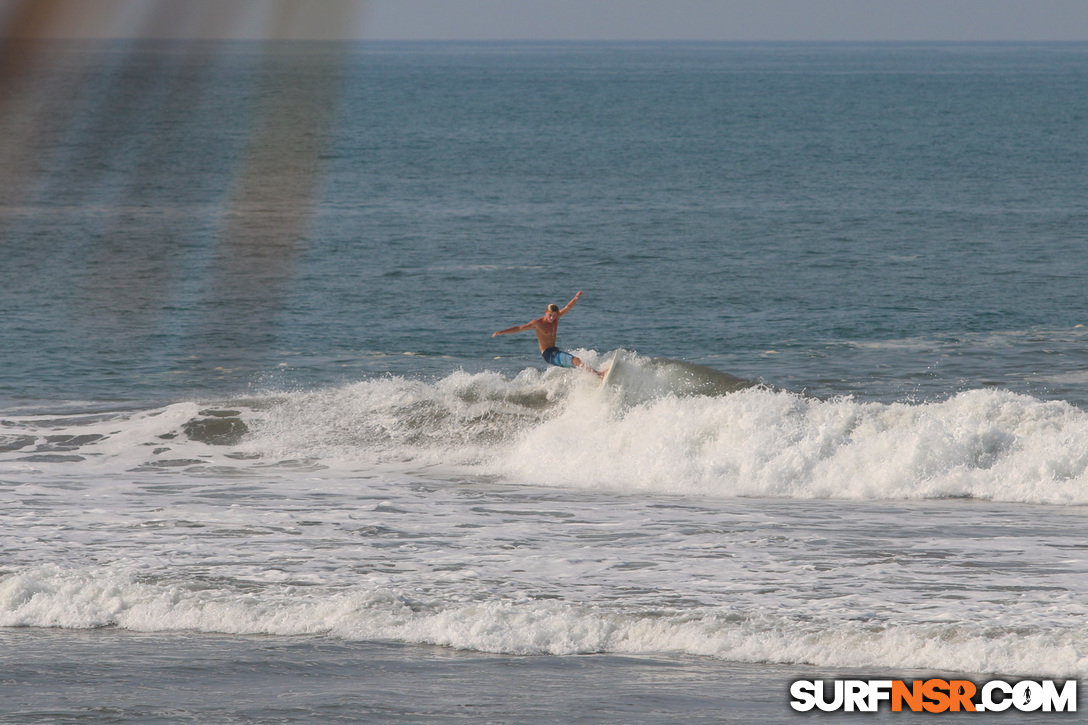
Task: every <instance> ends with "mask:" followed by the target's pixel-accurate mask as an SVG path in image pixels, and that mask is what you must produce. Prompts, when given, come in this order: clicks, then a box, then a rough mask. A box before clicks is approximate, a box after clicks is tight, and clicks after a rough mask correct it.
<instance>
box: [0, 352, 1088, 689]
mask: <svg viewBox="0 0 1088 725" xmlns="http://www.w3.org/2000/svg"><path fill="white" fill-rule="evenodd" d="M581 353H582V354H585V355H586V356H587V357H589V358H590V359H593V357H592V356H593V353H592V351H581ZM607 357H608V356H602V359H605V358H607ZM593 361H594V362H596V360H595V359H593ZM630 364H632V365H633V366H634V367H635V369H636V374H637V375H639V376H641V377H642V379H646V378H647V377H649V376H652V371H650V370H649V369H648V366H647V364H646V362H645V360H640V359H639V358H638V356H637V355H636V356H635V357H634V358H633V360H632V362H631V363H630ZM624 390H625V389H624V387H623V386H603V387H602V386H599V385H598V383H597V380H596V378H594V377H593V376H589V375H583V374H577V373H571V372H570V371H561V370H558V369H550V370H547V371H546V372H542V371H541V370H539V369H536V368H527V369H525V370H523V371H522V372H520V373H519V374H517V375H516V376H513V377H508V376H504V375H502V374H500V373H495V372H483V373H466V372H455V373H452V374H450V375H448V376H445V377H441V378H436V379H431V380H425V379H409V378H404V377H399V376H392V375H390V376H383V377H379V378H375V379H371V380H365V381H358V382H354V383H350V384H345V385H343V386H338V387H327V388H319V389H312V390H299V391H294V392H284V391H278V392H267V393H264V394H258V395H252V396H250V397H247V398H239V399H233V400H219V401H202V402H196V401H193V402H184V403H175V404H171V405H168V406H165V407H161V408H155V409H147V410H140V409H136V410H98V411H93V412H92V411H81V412H73V413H68V414H49V415H42V414H24V415H6V416H5V417H4V419H3V430H4V434H3V438H2V439H0V440H2V444H0V450H2V458H0V480H2V482H3V486H2V489H0V491H2V493H3V505H2V506H0V511H2V513H0V522H2V524H3V525H2V527H0V531H2V532H3V533H2V534H0V546H2V547H3V550H4V551H5V552H6V554H7V556H6V559H5V566H4V569H3V571H2V574H0V626H6V627H62V628H71V629H88V628H101V627H118V628H121V629H125V630H131V631H135V632H175V631H195V632H205V633H223V634H235V635H278V636H302V635H323V636H331V637H335V638H338V639H342V640H346V641H390V642H402V643H421V644H433V645H441V646H448V647H453V648H458V649H466V650H474V651H481V652H491V653H503V654H513V655H533V654H552V655H569V654H586V653H625V654H643V655H645V654H652V653H680V654H686V655H696V656H706V657H712V658H719V659H723V660H729V661H739V662H754V663H755V662H765V663H790V664H808V665H817V666H828V667H877V668H881V669H886V670H894V669H896V668H899V669H903V668H915V669H926V668H928V669H932V670H945V671H955V672H970V673H1003V674H1011V675H1022V676H1028V675H1049V676H1064V677H1068V676H1074V675H1075V676H1084V675H1085V674H1088V656H1086V654H1085V652H1088V634H1086V633H1085V630H1084V627H1083V621H1084V618H1085V616H1088V604H1085V602H1088V597H1086V596H1085V594H1086V591H1085V584H1084V582H1085V581H1088V578H1086V577H1085V573H1086V569H1088V556H1086V551H1088V549H1086V548H1085V547H1084V544H1083V538H1082V524H1083V509H1082V508H1080V507H1081V506H1083V505H1084V504H1085V503H1086V499H1088V494H1086V493H1085V485H1084V484H1085V468H1086V465H1088V414H1086V413H1084V412H1083V411H1082V410H1081V409H1079V408H1077V407H1074V406H1072V405H1069V404H1067V403H1063V402H1060V401H1057V402H1056V401H1043V400H1038V399H1035V398H1032V397H1031V396H1027V395H1020V394H1014V393H1010V392H1007V391H1001V390H974V391H967V392H963V393H959V394H956V395H953V396H950V397H949V398H948V399H946V400H943V401H937V402H923V403H891V404H885V403H879V402H860V401H857V400H854V399H852V398H850V397H837V398H833V399H827V400H824V399H818V398H815V397H809V396H806V395H804V394H801V393H796V392H790V391H784V390H776V389H773V388H771V387H769V386H764V385H756V386H752V387H747V388H744V389H741V390H737V391H734V392H729V393H726V394H721V395H714V396H710V395H686V394H679V395H678V394H672V393H664V394H663V393H660V392H653V393H649V394H648V393H646V392H645V386H642V387H641V388H640V387H639V386H637V385H635V386H632V385H628V386H627V394H625V392H624ZM631 390H634V391H635V392H634V394H632V393H631ZM1025 537H1026V538H1025Z"/></svg>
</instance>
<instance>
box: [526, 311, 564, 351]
mask: <svg viewBox="0 0 1088 725" xmlns="http://www.w3.org/2000/svg"><path fill="white" fill-rule="evenodd" d="M549 317H554V318H555V319H553V320H551V321H549V320H548V318H549ZM529 324H531V325H532V326H533V329H534V330H535V331H536V341H537V342H538V343H539V344H540V351H541V352H544V351H545V350H547V349H548V348H549V347H555V334H556V332H557V331H558V330H559V316H558V315H552V314H548V315H545V316H544V317H538V318H537V319H535V320H533V321H532V322H531V323H529Z"/></svg>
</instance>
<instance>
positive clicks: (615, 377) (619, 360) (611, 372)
mask: <svg viewBox="0 0 1088 725" xmlns="http://www.w3.org/2000/svg"><path fill="white" fill-rule="evenodd" d="M623 365H624V362H623V356H622V355H621V354H620V353H618V352H617V353H616V354H615V355H613V356H612V364H611V365H609V366H608V370H606V371H605V373H604V377H603V378H601V385H600V387H602V388H603V387H604V386H606V385H616V384H618V382H619V380H620V378H622V377H623V373H620V372H617V371H619V370H620V369H621V368H622V367H623Z"/></svg>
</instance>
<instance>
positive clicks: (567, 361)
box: [540, 347, 574, 368]
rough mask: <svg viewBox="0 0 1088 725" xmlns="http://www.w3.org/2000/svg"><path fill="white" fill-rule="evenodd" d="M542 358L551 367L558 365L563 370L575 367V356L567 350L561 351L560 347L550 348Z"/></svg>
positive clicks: (543, 353)
mask: <svg viewBox="0 0 1088 725" xmlns="http://www.w3.org/2000/svg"><path fill="white" fill-rule="evenodd" d="M540 356H541V357H542V358H544V362H546V363H548V364H549V365H557V366H559V367H561V368H572V367H574V356H573V355H571V354H570V353H569V352H567V351H565V350H560V349H559V348H558V347H549V348H548V349H547V350H545V351H544V352H542V353H540Z"/></svg>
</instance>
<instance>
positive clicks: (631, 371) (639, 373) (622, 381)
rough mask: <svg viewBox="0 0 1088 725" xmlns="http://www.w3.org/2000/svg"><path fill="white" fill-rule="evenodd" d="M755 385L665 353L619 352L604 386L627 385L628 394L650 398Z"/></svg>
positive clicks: (721, 392)
mask: <svg viewBox="0 0 1088 725" xmlns="http://www.w3.org/2000/svg"><path fill="white" fill-rule="evenodd" d="M753 385H755V383H753V382H752V381H750V380H744V379H742V378H738V377H735V376H733V375H730V374H729V373H723V372H721V371H720V370H715V369H714V368H708V367H706V366H704V365H696V364H695V363H689V362H684V361H682V360H670V359H669V358H663V357H638V356H637V355H636V356H634V357H631V356H629V355H627V354H624V353H623V352H617V353H616V354H615V355H614V356H613V358H612V365H611V366H610V367H609V368H608V371H607V372H606V373H605V375H604V378H603V379H602V380H601V387H602V388H603V387H605V386H613V387H619V388H623V389H624V395H625V397H630V398H632V399H635V398H637V399H650V398H654V397H659V396H661V395H680V396H685V395H726V394H728V393H732V392H736V391H737V390H743V389H744V388H749V387H752V386H753Z"/></svg>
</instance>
